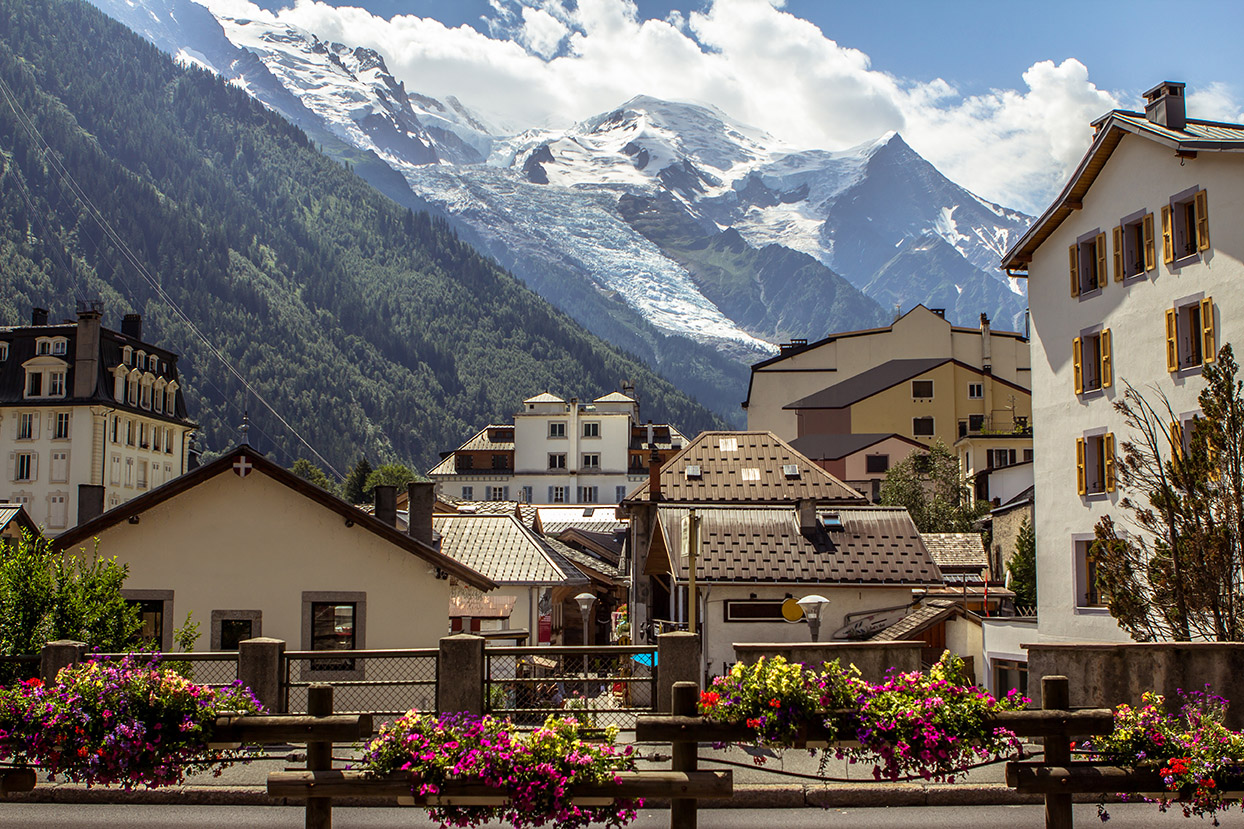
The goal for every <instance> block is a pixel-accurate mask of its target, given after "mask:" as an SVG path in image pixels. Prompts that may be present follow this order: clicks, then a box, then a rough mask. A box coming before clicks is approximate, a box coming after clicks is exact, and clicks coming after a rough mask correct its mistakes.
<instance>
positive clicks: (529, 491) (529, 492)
mask: <svg viewBox="0 0 1244 829" xmlns="http://www.w3.org/2000/svg"><path fill="white" fill-rule="evenodd" d="M522 493H523V494H522V498H521V500H522V502H523V503H524V504H530V503H531V502H532V500H533V499H534V498H535V491H534V489H533V488H532V487H529V486H525V487H523V490H522Z"/></svg>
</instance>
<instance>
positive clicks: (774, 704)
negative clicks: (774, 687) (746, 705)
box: [769, 698, 782, 708]
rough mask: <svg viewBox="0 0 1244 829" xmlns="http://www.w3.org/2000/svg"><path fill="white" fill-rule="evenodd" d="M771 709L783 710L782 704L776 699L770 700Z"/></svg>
mask: <svg viewBox="0 0 1244 829" xmlns="http://www.w3.org/2000/svg"><path fill="white" fill-rule="evenodd" d="M769 707H770V708H781V707H782V703H781V702H779V701H778V700H777V699H776V698H774V699H771V700H769Z"/></svg>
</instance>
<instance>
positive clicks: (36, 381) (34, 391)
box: [26, 371, 43, 397]
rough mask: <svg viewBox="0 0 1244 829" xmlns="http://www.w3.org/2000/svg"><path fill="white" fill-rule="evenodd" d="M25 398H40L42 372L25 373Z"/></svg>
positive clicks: (41, 394) (41, 393)
mask: <svg viewBox="0 0 1244 829" xmlns="http://www.w3.org/2000/svg"><path fill="white" fill-rule="evenodd" d="M26 396H27V397H42V396H43V372H42V371H28V372H26Z"/></svg>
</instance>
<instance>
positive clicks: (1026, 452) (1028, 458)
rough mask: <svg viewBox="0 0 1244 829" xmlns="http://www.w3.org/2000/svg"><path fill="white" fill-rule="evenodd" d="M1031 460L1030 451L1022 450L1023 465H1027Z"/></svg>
mask: <svg viewBox="0 0 1244 829" xmlns="http://www.w3.org/2000/svg"><path fill="white" fill-rule="evenodd" d="M1031 460H1032V450H1031V449H1025V450H1024V463H1027V462H1028V461H1031Z"/></svg>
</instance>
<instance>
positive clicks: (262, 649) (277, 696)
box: [238, 636, 285, 714]
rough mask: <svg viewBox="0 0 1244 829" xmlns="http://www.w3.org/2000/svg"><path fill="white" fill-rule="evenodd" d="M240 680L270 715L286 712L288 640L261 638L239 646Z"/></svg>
mask: <svg viewBox="0 0 1244 829" xmlns="http://www.w3.org/2000/svg"><path fill="white" fill-rule="evenodd" d="M238 679H239V680H241V682H242V684H243V685H245V686H246V687H247V688H250V689H251V691H253V692H254V694H255V698H256V699H258V700H259V702H260V703H261V704H262V705H263V707H264V709H265V710H267V711H268V713H270V714H284V713H285V693H284V691H285V688H284V685H285V640H284V639H271V638H268V637H266V636H260V637H257V638H255V639H245V640H243V641H241V642H239V643H238Z"/></svg>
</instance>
